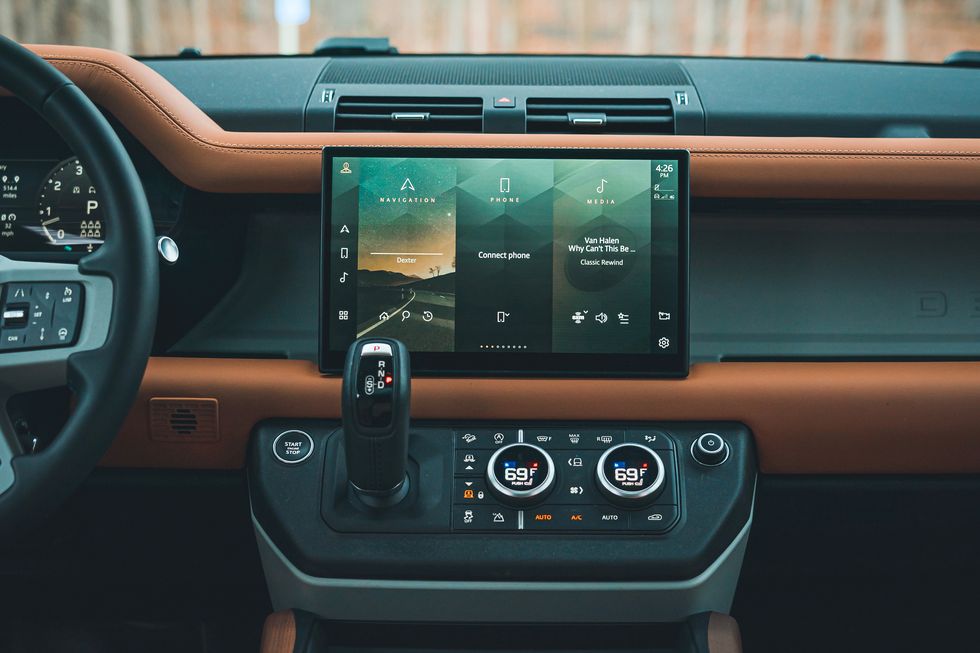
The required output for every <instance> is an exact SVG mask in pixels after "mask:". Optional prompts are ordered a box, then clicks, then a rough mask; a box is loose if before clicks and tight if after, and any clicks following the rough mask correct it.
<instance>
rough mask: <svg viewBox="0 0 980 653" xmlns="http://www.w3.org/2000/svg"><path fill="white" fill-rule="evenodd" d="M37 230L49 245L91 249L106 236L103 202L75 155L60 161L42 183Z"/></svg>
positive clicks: (83, 249) (38, 202) (81, 250)
mask: <svg viewBox="0 0 980 653" xmlns="http://www.w3.org/2000/svg"><path fill="white" fill-rule="evenodd" d="M37 208H38V225H37V229H38V231H39V233H41V234H42V235H43V236H44V238H45V240H46V241H47V242H48V243H49V244H50V245H52V246H56V247H59V248H61V249H64V250H65V251H68V252H74V251H79V252H91V251H93V250H95V249H96V248H98V247H99V245H101V244H102V242H103V240H104V238H105V224H104V221H103V217H102V205H101V202H100V200H99V197H98V194H97V193H96V190H95V186H93V185H92V182H91V180H90V179H89V176H88V173H86V172H85V167H84V166H83V165H82V164H81V163H80V162H79V160H78V157H72V158H70V159H67V160H65V161H62V162H61V163H59V164H58V165H57V166H56V167H55V169H54V170H52V171H51V173H50V174H49V175H48V176H47V178H46V179H45V180H44V183H42V184H41V190H40V192H39V193H38V197H37Z"/></svg>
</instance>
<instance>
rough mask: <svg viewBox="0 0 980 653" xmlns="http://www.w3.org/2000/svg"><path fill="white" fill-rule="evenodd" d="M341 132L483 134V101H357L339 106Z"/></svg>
mask: <svg viewBox="0 0 980 653" xmlns="http://www.w3.org/2000/svg"><path fill="white" fill-rule="evenodd" d="M334 121H335V122H334V125H335V126H334V129H335V130H336V131H339V132H393V131H394V132H473V133H479V132H481V131H483V100H482V99H480V98H454V97H441V98H425V97H354V96H344V97H341V98H340V100H339V101H338V102H337V112H336V115H335V118H334Z"/></svg>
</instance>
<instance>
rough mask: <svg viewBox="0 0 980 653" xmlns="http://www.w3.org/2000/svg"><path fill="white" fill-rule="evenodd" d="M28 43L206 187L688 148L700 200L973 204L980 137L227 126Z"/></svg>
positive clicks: (121, 72) (308, 188) (60, 49)
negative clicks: (338, 151) (521, 150)
mask: <svg viewBox="0 0 980 653" xmlns="http://www.w3.org/2000/svg"><path fill="white" fill-rule="evenodd" d="M29 47H31V48H32V49H34V50H35V51H36V52H38V53H39V54H41V55H42V56H44V57H45V58H46V59H48V61H50V62H51V63H52V64H54V65H55V66H57V67H58V68H60V69H61V70H62V71H63V72H64V73H65V74H66V75H68V76H69V77H70V78H71V79H72V80H73V81H74V82H75V83H76V84H78V85H79V87H81V88H82V90H84V91H85V92H86V93H87V94H88V95H89V96H90V97H91V98H92V99H93V100H95V101H96V102H97V103H99V104H101V105H102V106H104V107H105V108H106V109H107V110H108V111H109V112H110V113H112V114H113V115H114V116H116V118H118V119H119V120H120V121H121V122H122V124H123V125H125V127H126V128H127V129H129V130H130V131H131V132H132V133H133V135H134V136H136V138H138V139H139V140H140V141H141V142H142V143H143V144H144V145H145V146H146V147H147V148H148V149H149V150H150V151H151V152H153V154H154V155H155V156H156V157H157V158H158V159H160V161H161V162H162V163H163V164H164V165H165V166H166V167H167V168H168V169H169V170H170V171H171V172H172V173H173V174H174V175H175V176H177V177H178V178H179V179H181V180H182V181H184V182H185V183H187V184H188V185H191V186H194V187H196V188H199V189H201V190H206V191H211V192H229V193H235V192H301V193H316V192H319V190H320V149H321V148H322V147H323V146H326V145H333V146H361V147H386V146H396V145H403V146H414V147H501V148H508V147H513V148H518V147H538V148H556V149H561V148H571V147H588V148H597V149H602V148H623V149H648V148H658V147H659V148H664V147H668V148H686V149H689V150H691V152H692V159H693V164H692V175H691V183H692V189H693V192H694V194H695V195H698V196H704V197H803V198H821V197H834V198H841V199H848V198H872V199H873V198H892V199H959V200H971V199H980V139H900V138H886V139H869V138H854V139H848V138H769V137H726V136H568V135H554V134H356V133H259V132H228V131H225V130H224V129H222V128H221V127H220V126H218V125H217V124H216V123H215V122H214V121H213V120H211V118H209V117H208V116H207V115H206V114H205V113H204V112H203V111H201V109H200V108H198V107H197V106H195V105H194V104H193V103H192V102H191V101H190V100H189V99H187V98H186V97H185V96H184V95H183V94H181V93H180V92H179V91H178V90H177V89H176V88H174V87H173V85H171V84H170V82H168V81H167V80H166V79H164V78H163V77H162V76H160V75H159V74H157V73H156V72H155V71H153V70H152V69H150V68H149V67H148V66H146V65H144V64H142V63H140V62H138V61H136V60H134V59H132V58H130V57H127V56H125V55H122V54H119V53H116V52H112V51H109V50H102V49H98V48H84V47H74V46H52V45H35V46H29ZM187 65H194V64H193V62H188V64H187Z"/></svg>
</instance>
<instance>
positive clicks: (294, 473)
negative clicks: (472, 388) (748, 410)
mask: <svg viewBox="0 0 980 653" xmlns="http://www.w3.org/2000/svg"><path fill="white" fill-rule="evenodd" d="M284 432H287V433H288V435H286V436H283V437H282V438H280V437H279V436H280V435H281V434H283V433H284ZM301 434H305V435H301ZM306 436H308V438H307V437H306ZM345 442H346V441H345V438H344V432H343V430H342V429H341V428H340V424H339V423H338V422H336V421H333V422H328V421H325V420H301V419H273V420H267V421H265V422H262V423H261V424H259V425H257V426H256V428H255V430H254V432H253V435H252V442H251V452H250V455H249V472H248V478H249V492H250V496H251V505H252V510H253V515H254V517H255V520H256V523H257V524H259V525H260V526H261V529H262V532H263V533H264V535H263V537H266V536H267V537H268V538H269V541H270V542H273V543H274V544H275V546H276V548H278V549H279V550H280V551H281V552H282V554H283V555H284V556H285V557H286V558H288V559H289V560H290V561H291V563H292V564H293V565H294V566H296V567H297V568H299V569H301V570H302V571H303V572H305V573H307V574H311V575H315V576H322V577H330V578H345V577H352V578H422V579H433V578H438V579H453V580H508V581H514V580H516V579H523V580H564V581H568V580H583V581H585V580H602V581H610V580H623V581H629V582H635V581H638V580H658V581H661V580H667V579H690V578H694V577H695V576H697V575H698V574H700V573H701V572H703V571H704V570H705V569H706V568H708V566H709V565H711V564H712V563H713V562H714V561H716V560H718V559H719V556H723V555H724V554H725V551H727V550H728V549H729V548H730V547H731V546H732V543H733V542H741V541H744V532H745V530H746V528H747V524H748V523H749V521H750V517H751V508H752V497H753V489H754V486H755V469H756V463H755V450H754V446H753V442H752V434H751V433H750V432H749V430H748V429H747V428H746V427H745V426H744V425H741V424H737V423H733V422H662V423H657V422H650V423H643V422H620V423H616V422H591V423H573V422H558V421H555V422H545V421H540V422H531V421H528V422H523V423H521V422H516V421H506V422H505V421H502V420H501V421H499V422H413V423H412V424H411V429H410V437H409V442H408V459H407V460H408V462H407V466H406V471H407V474H408V479H409V482H408V483H407V485H408V490H407V494H406V495H405V497H404V499H402V500H401V501H400V502H398V503H397V504H394V505H389V506H385V507H376V506H371V505H368V504H367V503H366V502H364V501H363V500H361V499H359V497H358V495H357V493H356V492H354V491H352V490H351V483H350V477H349V473H348V470H347V465H346V463H345V460H346V450H345ZM296 443H300V444H302V443H306V445H304V447H305V448H303V447H301V448H302V451H297V452H295V455H291V454H289V452H286V455H284V453H283V451H281V449H282V448H283V446H290V445H292V444H296ZM277 447H278V448H277ZM277 454H278V455H277ZM283 458H286V460H283ZM739 538H743V539H739ZM597 543H598V544H597ZM477 560H478V561H479V562H478V563H476V562H475V561H477Z"/></svg>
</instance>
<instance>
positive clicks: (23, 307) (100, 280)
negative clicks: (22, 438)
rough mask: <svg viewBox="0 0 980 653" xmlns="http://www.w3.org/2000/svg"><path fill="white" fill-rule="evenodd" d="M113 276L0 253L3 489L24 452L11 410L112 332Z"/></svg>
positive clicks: (61, 377)
mask: <svg viewBox="0 0 980 653" xmlns="http://www.w3.org/2000/svg"><path fill="white" fill-rule="evenodd" d="M111 312H112V281H111V280H110V279H109V278H108V277H104V276H95V275H87V274H83V273H82V272H81V271H80V270H79V268H78V266H77V265H72V264H64V263H42V262H31V261H15V260H11V259H8V258H6V257H3V256H0V493H3V492H4V490H6V489H7V488H8V487H10V485H12V484H13V482H14V469H13V466H12V465H11V461H12V460H13V458H14V457H15V456H17V455H21V454H24V453H29V452H25V451H23V447H22V446H21V443H20V442H19V440H18V438H17V436H16V432H15V429H14V426H13V424H12V423H11V421H10V418H9V416H8V415H7V411H6V406H7V401H8V400H9V399H10V398H11V397H13V396H15V395H19V394H23V393H25V392H31V391H33V390H43V389H46V388H54V387H58V386H63V385H66V384H68V382H69V373H68V372H69V370H68V360H69V358H71V357H72V356H73V355H75V354H77V353H79V352H84V351H92V350H95V349H98V348H99V347H101V346H102V345H103V344H104V343H105V340H106V336H107V335H108V332H109V316H110V315H111Z"/></svg>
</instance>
